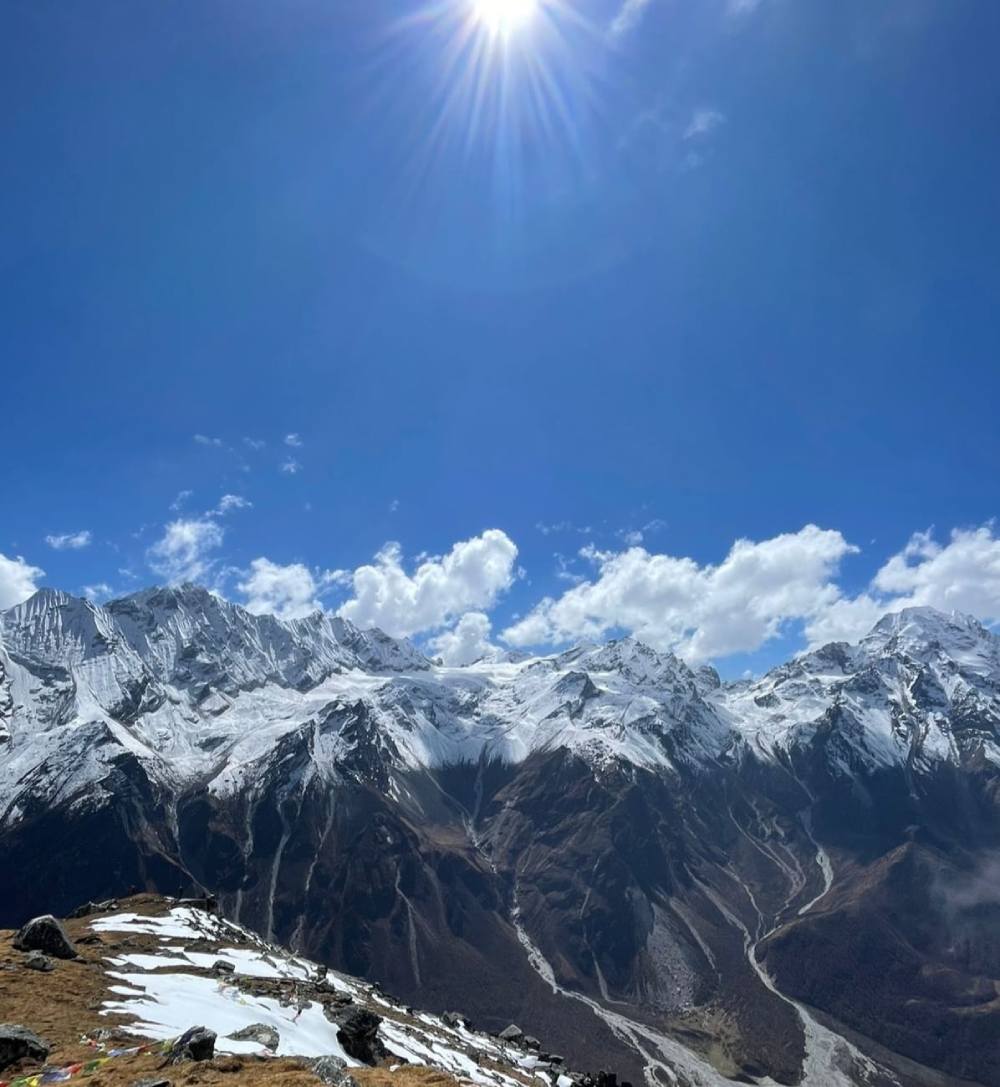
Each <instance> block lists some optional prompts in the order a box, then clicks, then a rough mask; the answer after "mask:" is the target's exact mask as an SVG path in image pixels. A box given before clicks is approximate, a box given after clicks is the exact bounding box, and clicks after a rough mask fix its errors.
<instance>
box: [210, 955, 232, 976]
mask: <svg viewBox="0 0 1000 1087" xmlns="http://www.w3.org/2000/svg"><path fill="white" fill-rule="evenodd" d="M212 973H213V974H215V975H216V977H232V976H233V974H235V973H236V967H235V966H234V965H233V964H232V963H231V962H226V960H225V959H216V960H215V962H214V963H212Z"/></svg>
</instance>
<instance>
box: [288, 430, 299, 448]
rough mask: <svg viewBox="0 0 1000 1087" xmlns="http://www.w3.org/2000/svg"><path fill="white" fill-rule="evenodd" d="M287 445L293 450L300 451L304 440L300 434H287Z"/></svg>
mask: <svg viewBox="0 0 1000 1087" xmlns="http://www.w3.org/2000/svg"><path fill="white" fill-rule="evenodd" d="M285 445H290V446H291V447H292V448H293V449H298V448H300V447H301V445H302V439H301V438H300V437H299V436H298V434H286V435H285Z"/></svg>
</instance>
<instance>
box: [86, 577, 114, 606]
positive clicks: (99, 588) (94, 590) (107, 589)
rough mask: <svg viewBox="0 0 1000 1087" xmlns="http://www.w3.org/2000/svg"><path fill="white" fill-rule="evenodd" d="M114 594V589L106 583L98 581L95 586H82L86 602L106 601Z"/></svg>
mask: <svg viewBox="0 0 1000 1087" xmlns="http://www.w3.org/2000/svg"><path fill="white" fill-rule="evenodd" d="M113 594H114V589H112V588H111V586H110V585H109V584H108V583H107V582H106V581H99V582H98V583H97V584H96V585H84V587H83V595H84V596H85V597H86V598H87V599H88V600H94V601H99V600H107V599H108V597H109V596H112V595H113Z"/></svg>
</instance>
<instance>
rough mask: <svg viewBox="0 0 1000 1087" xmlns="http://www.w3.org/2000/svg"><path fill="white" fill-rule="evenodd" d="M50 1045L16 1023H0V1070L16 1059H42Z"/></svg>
mask: <svg viewBox="0 0 1000 1087" xmlns="http://www.w3.org/2000/svg"><path fill="white" fill-rule="evenodd" d="M49 1049H50V1046H49V1045H48V1044H47V1043H46V1042H43V1041H42V1039H41V1038H39V1037H38V1035H37V1034H35V1032H34V1031H31V1030H28V1028H27V1027H22V1026H20V1025H19V1024H17V1023H0V1071H2V1070H3V1069H4V1068H7V1067H9V1066H10V1065H12V1064H16V1063H17V1062H18V1061H23V1060H31V1061H44V1060H45V1059H46V1058H47V1057H48V1055H49Z"/></svg>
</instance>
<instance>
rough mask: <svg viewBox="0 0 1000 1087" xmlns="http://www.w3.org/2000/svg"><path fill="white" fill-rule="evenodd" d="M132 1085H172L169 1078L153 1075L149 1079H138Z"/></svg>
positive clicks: (154, 1086) (149, 1086)
mask: <svg viewBox="0 0 1000 1087" xmlns="http://www.w3.org/2000/svg"><path fill="white" fill-rule="evenodd" d="M132 1087H171V1083H170V1080H168V1079H156V1078H155V1077H151V1078H149V1079H137V1080H136V1081H135V1083H133V1084H132Z"/></svg>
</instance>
